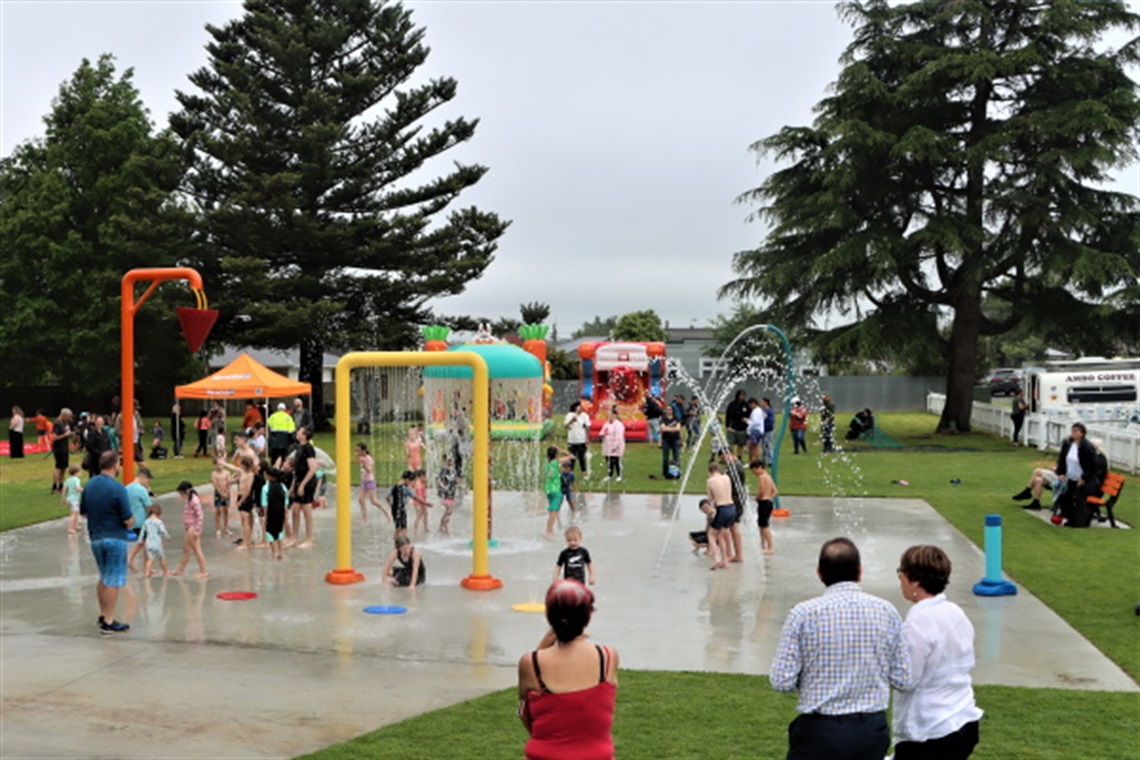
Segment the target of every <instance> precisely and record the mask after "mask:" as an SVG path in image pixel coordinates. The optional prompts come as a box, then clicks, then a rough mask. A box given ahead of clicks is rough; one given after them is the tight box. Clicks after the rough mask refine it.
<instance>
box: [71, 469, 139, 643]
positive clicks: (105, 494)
mask: <svg viewBox="0 0 1140 760" xmlns="http://www.w3.org/2000/svg"><path fill="white" fill-rule="evenodd" d="M118 475H119V455H118V453H117V452H115V451H104V452H103V453H102V455H101V456H100V457H99V474H98V475H96V476H95V477H93V478H91V480H89V481H87V486H86V488H84V489H83V496H82V497H81V499H80V501H79V513H80V514H82V515H85V516H86V517H87V532H88V534H89V535H90V536H91V552H92V554H94V555H95V564H96V565H97V566H98V567H99V585H98V586H97V594H98V597H99V612H100V615H99V621H98V625H99V632H100V633H101V634H103V635H104V636H109V635H111V634H113V633H123V632H125V631H127V630H129V629H130V626H129V625H127V624H126V623H119V622H117V621H116V620H115V605H116V604H117V603H118V601H119V589H120V588H122V587H123V586H125V585H126V583H127V545H128V539H127V531H128V530H129V529H130V528H131V526H132V525H133V524H134V517H132V516H131V506H130V501H129V500H128V498H127V489H126V488H124V487H123V485H122V484H121V483H120V482H119V481H117V480H115V478H116V477H118Z"/></svg>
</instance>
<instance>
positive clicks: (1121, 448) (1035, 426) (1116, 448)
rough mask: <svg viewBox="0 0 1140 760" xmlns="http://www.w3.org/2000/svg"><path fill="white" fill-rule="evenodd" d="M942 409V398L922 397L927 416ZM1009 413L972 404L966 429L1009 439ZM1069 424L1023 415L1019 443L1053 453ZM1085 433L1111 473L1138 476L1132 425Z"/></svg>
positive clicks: (1138, 445)
mask: <svg viewBox="0 0 1140 760" xmlns="http://www.w3.org/2000/svg"><path fill="white" fill-rule="evenodd" d="M945 405H946V395H945V394H942V393H928V394H927V395H926V411H928V412H930V413H931V414H942V407H943V406H945ZM1011 412H1012V409H1011V407H1010V405H1009V404H1008V403H1007V404H1002V405H1000V406H999V405H998V404H985V403H982V402H981V401H975V402H974V411H973V413H972V414H971V415H970V425H971V426H972V427H975V428H981V429H982V430H988V431H990V432H991V433H997V434H998V435H1000V436H1002V437H1003V438H1009V437H1011V436H1012V435H1013V420H1011V419H1010V414H1011ZM1072 424H1073V420H1072V419H1070V418H1069V417H1049V416H1045V415H1041V414H1027V415H1026V416H1025V424H1024V425H1023V426H1022V428H1021V435H1022V440H1023V441H1024V442H1025V444H1026V445H1027V446H1036V447H1037V448H1039V449H1040V450H1042V451H1057V450H1059V449H1060V448H1061V444H1062V443H1064V441H1065V439H1066V438H1068V437H1069V429H1070V427H1072ZM1088 429H1089V437H1090V438H1099V439H1100V441H1101V446H1102V448H1103V449H1104V453H1105V455H1106V456H1107V457H1108V464H1109V466H1110V467H1112V469H1114V470H1124V471H1126V472H1131V473H1133V474H1135V473H1138V472H1140V430H1138V429H1137V428H1136V426H1135V425H1131V426H1128V427H1125V426H1120V425H1114V426H1107V425H1097V424H1090V425H1089V426H1088Z"/></svg>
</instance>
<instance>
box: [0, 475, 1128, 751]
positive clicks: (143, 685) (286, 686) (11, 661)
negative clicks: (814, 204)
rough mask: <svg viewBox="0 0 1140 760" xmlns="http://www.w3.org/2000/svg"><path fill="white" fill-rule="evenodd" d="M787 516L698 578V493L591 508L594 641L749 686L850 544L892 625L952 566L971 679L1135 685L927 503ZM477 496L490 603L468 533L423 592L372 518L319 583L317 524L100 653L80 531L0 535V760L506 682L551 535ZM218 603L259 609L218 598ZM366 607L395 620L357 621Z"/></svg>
mask: <svg viewBox="0 0 1140 760" xmlns="http://www.w3.org/2000/svg"><path fill="white" fill-rule="evenodd" d="M678 502H679V503H680V506H681V509H682V514H681V515H680V517H679V519H673V514H674V509H675V508H676V506H677V504H678ZM784 502H785V506H787V507H789V508H790V509H791V510H792V512H793V515H792V517H791V518H790V519H788V520H786V521H782V522H780V523H778V524H777V525H776V528H775V531H776V546H777V554H776V555H775V556H774V557H769V558H764V559H761V558H760V557H759V556H758V552H757V551H756V547H757V541H758V539H757V536H756V530H755V527H752V528H750V529H749V530H748V535H747V536H746V540H747V542H748V543H747V549H746V551H747V554H748V557H747V562H746V563H745V564H744V565H742V566H736V567H733V568H732V569H730V570H728V571H718V572H709V571H708V570H707V567H708V563H707V562H706V561H705V560H704V559H703V558H697V557H694V556H693V555H692V554H690V553H689V548H688V539H687V531H688V530H692V529H695V528H697V527H698V526H699V525H700V524H701V520H699V519H698V518H699V517H700V516H699V514H698V513H697V511H696V498H694V497H685V498H682V499H680V500H678V499H677V497H675V496H672V497H671V496H664V497H663V496H646V495H632V494H610V495H605V494H593V495H590V496H589V497H588V503H587V509H586V511H585V515H584V517H583V522H582V528H583V532H584V533H585V541H584V544H585V546H587V547H588V548H589V549H590V551H591V553H592V554H593V557H594V559H595V562H596V566H597V570H598V576H599V585H598V587H597V592H598V605H597V606H598V610H597V614H596V617H595V622H594V625H592V626H591V632H592V634H593V635H594V637H595V638H596V639H598V640H599V641H604V642H606V643H610V644H613V645H615V646H616V647H617V648H618V649H619V650H620V651H621V654H622V662H623V665H624V666H626V667H630V668H642V669H664V670H707V671H722V672H734V673H765V672H766V671H767V668H768V665H769V663H770V662H771V658H772V654H773V651H774V649H775V644H776V640H777V638H778V635H779V630H780V626H781V625H782V623H783V619H784V617H785V615H786V613H787V610H788V609H789V608H790V607H791V605H793V604H795V603H796V602H799V601H801V600H803V599H805V598H808V597H810V596H813V595H816V594H818V593H819V592H820V591H821V590H822V587H821V586H820V585H819V583H818V581H817V580H816V578H815V573H814V565H815V561H816V556H817V553H818V548H819V544H820V543H821V542H822V541H823V540H824V539H826V538H830V537H832V536H835V535H847V536H850V537H851V538H853V539H854V540H855V541H856V543H857V544H858V545H859V547H860V549H861V551H862V553H863V557H864V587H865V588H866V589H867V590H868V591H870V592H872V593H875V594H878V595H881V596H883V597H885V598H887V599H889V600H891V601H892V602H894V603H895V604H897V605H898V606H899V607H900V610H901V611H903V612H904V613H905V606H904V605H905V603H904V602H903V600H902V599H901V598H900V595H899V591H898V584H897V580H896V578H895V572H894V569H895V567H896V566H897V563H898V558H899V555H900V554H901V552H902V550H903V549H904V548H906V547H907V546H909V545H911V544H914V543H936V544H939V545H940V546H942V547H943V548H945V549H946V550H947V551H948V553H949V554H950V555H951V557H952V559H953V561H954V574H953V578H952V584H951V588H950V592H949V594H950V597H951V598H952V599H954V600H955V601H957V602H958V603H959V604H961V605H962V606H963V608H964V609H965V610H966V612H967V614H969V616H970V618H971V619H972V620H973V622H974V625H975V628H976V629H977V652H978V668H977V670H976V671H975V680H976V682H978V683H984V684H1008V685H1017V686H1052V687H1061V688H1076V689H1100V690H1120V691H1136V690H1137V685H1136V683H1135V682H1134V681H1133V680H1132V679H1131V678H1129V677H1128V676H1127V674H1125V673H1123V672H1122V671H1121V670H1120V669H1119V668H1117V667H1116V666H1115V665H1113V664H1112V663H1111V662H1110V661H1108V660H1107V658H1105V657H1104V656H1103V655H1101V654H1100V653H1099V651H1098V650H1096V649H1095V648H1094V647H1093V646H1092V645H1091V644H1090V643H1089V642H1088V641H1086V640H1085V639H1084V638H1082V637H1081V636H1080V635H1079V634H1077V633H1076V631H1074V630H1073V629H1072V628H1070V627H1069V626H1068V625H1067V624H1065V622H1064V621H1062V620H1061V619H1060V618H1059V617H1058V616H1057V615H1055V614H1054V613H1053V612H1052V611H1051V610H1049V609H1048V608H1047V607H1045V606H1044V605H1043V604H1041V603H1040V602H1039V601H1038V600H1037V599H1036V598H1034V597H1033V596H1032V595H1030V594H1028V593H1026V592H1025V591H1024V590H1022V591H1021V593H1020V594H1018V595H1017V596H1016V597H1007V598H1003V599H981V598H977V597H974V596H973V595H972V594H971V593H970V587H971V586H972V585H973V583H974V582H975V581H976V580H978V579H979V578H980V577H981V575H982V572H983V565H984V562H983V557H982V555H981V553H980V552H979V551H978V549H977V548H976V547H974V546H973V544H971V543H970V542H969V541H967V540H966V539H965V537H963V536H962V535H961V534H960V533H959V532H958V531H957V530H956V529H954V528H953V527H952V526H950V525H949V524H948V523H947V522H946V521H945V520H943V519H942V518H941V517H940V516H939V515H938V514H937V513H936V512H935V511H934V510H933V509H932V508H930V507H929V506H928V505H926V504H925V503H924V502H922V501H919V500H913V499H894V500H885V499H884V500H866V501H843V500H841V501H833V500H830V499H803V498H785V499H784ZM494 503H495V506H496V515H495V530H496V535H497V536H498V537H499V538H501V539H502V540H503V546H502V547H501V548H500V549H497V550H495V551H494V552H493V553H492V560H491V569H492V572H493V573H494V574H495V575H497V576H499V577H500V578H502V579H503V580H504V581H505V583H506V586H505V588H504V589H502V590H499V591H494V592H484V593H475V592H468V591H465V590H463V589H461V588H460V587H459V585H458V582H459V580H460V579H461V578H462V577H463V576H464V575H466V574H467V573H468V572H469V571H470V553H469V551H468V549H467V547H466V538H465V537H462V538H461V537H457V538H454V539H451V540H430V541H426V542H423V543H421V544H420V546H421V548H422V550H423V552H424V556H425V558H426V563H427V566H428V578H429V583H428V585H427V586H426V587H424V588H421V589H418V590H416V591H407V590H392V589H384V588H381V587H380V585H379V584H378V583H377V582H376V581H377V576H378V571H379V567H380V564H381V562H382V557H383V556H386V553H387V547H388V546H390V530H389V529H388V527H387V526H386V525H383V524H382V523H381V521H382V520H383V518H382V516H379V515H378V513H377V517H379V519H376V518H374V519H373V521H372V522H371V523H370V524H369V525H368V526H367V527H366V528H364V529H362V530H360V531H358V535H357V538H356V551H357V553H356V557H355V564H356V567H357V569H358V570H361V571H362V572H364V573H365V575H366V576H367V582H366V583H364V584H359V585H354V586H349V587H332V586H329V585H327V584H325V583H324V581H323V576H324V573H325V572H326V571H327V570H329V569H331V568H332V565H333V552H334V547H333V543H332V538H331V537H332V534H333V515H332V514H331V512H325V513H322V514H319V515H318V526H317V528H318V544H317V546H316V547H315V548H313V549H310V550H305V551H302V550H293V551H291V552H289V553H288V555H287V557H286V559H285V560H284V561H282V562H276V561H273V560H271V559H270V558H269V557H268V556H266V553H265V552H263V551H256V552H252V553H251V552H233V551H232V550H231V549H230V546H229V544H228V543H224V542H222V541H219V540H217V539H215V538H213V537H212V536H209V537H207V539H206V540H205V542H204V543H205V547H206V552H207V556H208V560H209V563H210V577H209V579H208V580H205V581H194V580H191V579H174V578H171V579H161V578H157V579H151V580H149V581H144V580H142V579H139V578H137V577H135V578H132V579H131V582H130V584H129V585H128V591H127V592H126V593H125V594H124V596H123V597H122V600H121V602H120V605H121V606H120V609H121V610H122V612H123V614H122V615H121V617H124V618H125V619H127V620H128V621H129V622H131V623H132V626H133V628H132V631H131V633H130V634H128V635H127V636H123V637H115V638H112V639H107V638H103V637H100V636H99V635H98V634H97V632H96V629H95V625H94V621H95V617H96V616H97V614H98V613H97V610H96V605H95V593H94V583H95V567H94V562H93V560H92V559H91V555H90V549H89V546H88V544H87V541H86V539H85V538H83V537H79V538H76V537H68V536H67V535H66V531H65V529H64V527H63V523H62V522H59V521H57V522H53V523H48V524H43V525H38V526H32V527H29V528H24V529H20V530H17V531H10V532H8V533H5V534H2V535H0V560H2V563H0V603H2V611H0V668H2V671H0V692H2V695H0V696H2V708H3V730H2V734H0V757H3V758H5V759H6V760H8V759H12V758H24V757H35V758H87V757H98V758H143V757H146V758H206V757H211V758H214V757H227V758H247V757H248V758H256V757H291V756H294V755H297V754H301V753H303V752H307V751H312V750H314V749H318V748H320V747H323V746H327V745H328V744H331V743H334V742H337V741H342V740H344V739H348V738H350V737H352V736H356V735H358V734H360V733H363V732H365V731H368V730H371V729H374V728H376V727H377V726H379V725H383V724H387V723H391V722H395V721H399V720H402V719H403V718H406V717H408V716H411V715H415V714H418V713H422V712H424V711H427V710H432V709H435V708H437V707H441V706H444V705H448V704H453V703H455V702H458V701H461V700H464V699H468V698H470V697H473V696H476V695H479V694H483V693H486V692H489V691H493V690H495V689H499V688H503V687H506V686H509V685H512V684H513V683H514V678H515V673H514V665H515V662H516V660H517V658H518V656H519V655H520V654H521V653H523V652H525V651H527V650H529V649H530V648H531V647H533V645H534V644H535V643H536V642H537V640H538V639H539V637H540V636H541V634H542V632H543V630H544V629H545V625H544V621H543V620H542V618H541V617H540V616H539V615H533V614H526V613H518V612H513V611H511V605H512V604H515V603H518V602H526V601H532V600H535V599H538V598H540V597H541V594H542V593H543V591H544V590H545V587H546V585H547V583H548V582H549V580H550V577H551V574H552V571H553V565H554V559H555V557H556V556H557V553H558V550H559V549H560V548H561V541H559V542H557V543H554V544H551V543H548V542H546V541H544V540H543V539H542V538H541V536H540V535H539V533H538V531H539V530H540V529H541V526H542V524H543V519H544V516H543V514H542V512H541V505H539V504H530V505H525V504H524V503H523V499H522V497H521V496H519V495H517V494H496V495H495V500H494ZM354 509H355V506H354ZM164 511H165V520H166V523H167V525H169V526H174V530H173V531H172V532H173V533H174V535H175V538H176V540H175V541H172V542H170V544H169V545H168V555H170V559H171V560H172V561H173V562H177V559H178V547H179V545H180V539H181V529H180V528H179V527H178V526H180V524H181V522H180V516H179V514H178V507H177V501H176V500H164ZM466 514H468V515H469V513H466ZM358 519H359V517H358V516H354V520H358ZM979 519H981V518H980V517H979ZM456 522H457V523H460V524H462V522H463V519H462V514H461V516H460V517H459V518H458V519H457V520H456ZM208 525H209V526H210V527H212V522H209V521H208ZM753 526H754V524H753ZM191 567H193V564H191ZM228 590H251V591H255V592H257V593H258V594H259V595H260V596H259V597H258V598H257V599H255V600H253V601H248V602H225V601H221V600H218V599H216V598H215V595H216V594H217V593H218V592H221V591H228ZM382 603H399V604H404V605H406V606H408V607H409V613H408V614H406V615H402V616H374V615H365V614H363V612H362V609H363V607H365V606H366V605H368V604H382Z"/></svg>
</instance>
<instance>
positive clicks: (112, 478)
mask: <svg viewBox="0 0 1140 760" xmlns="http://www.w3.org/2000/svg"><path fill="white" fill-rule="evenodd" d="M112 406H113V411H112V412H111V413H110V414H107V415H104V414H99V413H94V414H88V413H86V412H82V413H80V414H79V415H78V417H76V415H75V414H74V413H73V412H72V410H70V409H68V408H63V409H61V410H60V413H59V416H58V417H57V418H56V420H55V421H54V422H53V423H51V425H50V426H49V427H48V428H47V429H46V431H45V433H44V436H43V437H44V439H46V445H47V446H49V447H50V450H51V453H52V456H53V460H54V461H53V465H54V467H53V472H52V487H51V492H52V494H56V493H58V494H59V495H60V500H61V502H62V503H64V504H65V505H67V506H68V507H69V518H68V520H67V530H68V532H69V533H71V534H74V533H77V532H78V531H79V530H80V522H81V518H84V517H85V518H86V527H87V532H88V535H89V537H90V539H91V545H92V552H93V554H94V556H95V561H96V564H97V566H98V568H99V583H98V586H97V594H98V598H99V604H100V612H101V615H100V618H99V621H98V625H99V629H100V632H102V633H104V634H113V633H120V632H122V631H125V630H127V629H128V628H129V626H128V625H127V624H125V623H119V622H117V621H116V620H115V618H114V610H115V600H116V598H117V595H118V589H120V588H121V587H122V586H123V585H125V583H126V580H127V577H128V575H129V573H132V572H141V573H143V574H144V575H145V576H147V577H149V576H151V575H153V574H155V573H156V572H161V573H162V574H163V575H168V574H169V575H172V576H178V575H181V574H183V572H185V570H186V567H187V565H188V564H189V562H190V560H191V559H194V560H196V562H197V568H198V571H197V573H196V575H195V577H197V578H205V577H207V575H208V571H207V561H206V555H205V552H204V551H203V548H202V541H201V539H202V534H203V531H204V530H205V529H206V525H205V522H206V510H205V507H204V504H203V499H202V497H201V496H200V495H199V494H198V491H197V488H196V487H195V486H194V484H193V483H191V482H190V481H183V482H182V483H180V484H179V485H178V487H177V493H178V495H179V497H180V499H181V501H182V526H183V548H182V554H181V558H180V561H179V564H178V566H177V567H176V568H175V569H174V570H173V571H171V570H170V569H169V567H168V565H167V563H166V555H165V548H164V545H165V542H166V541H168V540H169V539H170V538H171V534H170V531H169V530H168V529H167V527H166V524H165V523H164V522H163V520H162V507H161V505H159V504H158V503H157V502H156V501H155V494H154V493H153V492H152V491H151V480H152V477H153V476H152V473H151V471H150V469H149V468H148V467H147V466H146V465H145V464H143V461H144V457H143V451H142V436H143V430H144V423H143V419H142V416H141V414H140V413H139V409H138V404H137V403H136V405H135V407H136V408H135V411H134V414H135V439H134V441H133V443H132V444H129V445H128V444H126V443H125V442H124V441H123V440H122V416H121V414H120V413H119V412H118V411H117V408H115V407H116V405H115V404H112ZM287 410H288V407H287V405H286V404H284V403H281V404H278V406H277V409H276V411H275V412H274V413H273V414H272V415H269V416H268V417H267V416H266V410H265V407H264V404H255V403H254V402H252V401H251V402H249V404H247V407H246V412H245V415H244V416H243V418H242V423H241V427H240V428H239V429H238V430H236V431H234V432H233V433H232V434H230V435H229V436H228V437H227V431H226V414H225V409H224V407H223V405H222V404H221V403H220V402H215V403H213V404H212V405H211V406H210V407H209V408H207V409H203V410H202V412H201V414H200V415H199V417H198V421H197V422H196V423H195V426H194V427H195V429H196V430H197V431H198V444H199V445H198V449H197V450H196V451H195V452H194V454H195V456H209V457H212V458H213V465H214V468H213V472H212V473H211V477H210V485H211V487H212V488H211V490H212V494H211V496H212V500H213V514H214V534H215V537H216V538H219V539H221V538H223V537H230V536H232V535H233V531H232V530H231V527H230V518H231V511H230V509H231V507H232V508H233V510H234V511H235V512H236V513H237V516H238V520H239V526H238V530H239V532H240V535H239V536H238V537H237V538H236V539H235V540H234V544H235V546H234V548H235V549H236V550H238V551H247V550H249V549H253V548H267V549H268V550H269V556H270V557H272V558H275V559H282V558H283V557H284V549H285V548H288V547H291V546H296V547H298V548H306V547H309V546H312V543H313V509H314V508H319V507H322V506H324V505H325V491H326V487H327V482H326V479H327V477H328V476H329V475H330V474H333V473H334V471H335V467H334V465H333V462H332V460H331V459H330V458H329V457H328V455H327V454H324V452H319V450H317V449H316V448H315V447H314V446H313V444H312V428H311V425H312V415H311V413H310V412H309V410H308V409H306V408H305V405H304V402H303V401H302V400H301V399H299V398H298V399H296V400H295V401H294V402H293V411H292V413H291V414H290V413H289V412H288V411H287ZM286 419H287V420H288V422H286ZM267 423H268V424H267ZM37 427H38V423H37ZM267 428H268V429H269V431H270V435H269V436H267V435H266V431H267ZM169 430H170V441H171V443H172V445H173V449H174V456H175V457H182V443H183V441H184V440H185V431H186V426H185V424H184V422H183V420H182V414H181V408H180V406H179V405H175V406H174V407H173V408H172V409H171V419H170V428H169ZM273 434H277V437H273ZM282 434H284V437H282ZM166 440H167V432H166V429H165V428H164V427H163V425H162V422H161V421H158V420H156V421H155V423H154V426H153V427H152V428H151V458H152V459H155V458H157V459H161V458H165V445H164V444H165V442H166ZM73 454H76V455H78V456H79V457H80V462H81V463H82V464H81V465H80V464H74V463H72V461H71V457H72V455H73ZM126 457H133V458H134V460H135V462H136V463H138V467H137V468H136V475H135V479H134V480H133V481H132V482H131V483H128V484H126V485H123V484H120V483H118V481H117V480H116V478H117V477H118V476H119V474H120V468H121V466H122V462H123V459H124V458H126ZM83 471H86V472H87V474H88V478H87V480H86V482H84V481H83V479H82V478H81V477H80V473H81V472H83ZM140 558H141V562H140Z"/></svg>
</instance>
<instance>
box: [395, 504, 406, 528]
mask: <svg viewBox="0 0 1140 760" xmlns="http://www.w3.org/2000/svg"><path fill="white" fill-rule="evenodd" d="M392 522H394V523H395V524H396V530H407V529H408V510H407V509H406V508H405V507H393V508H392Z"/></svg>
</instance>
